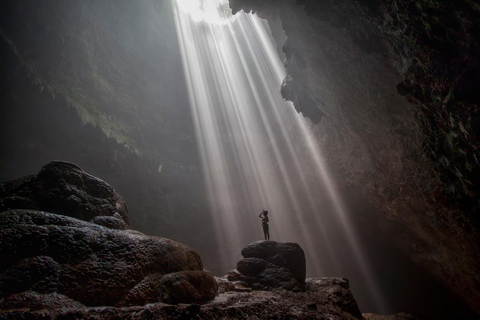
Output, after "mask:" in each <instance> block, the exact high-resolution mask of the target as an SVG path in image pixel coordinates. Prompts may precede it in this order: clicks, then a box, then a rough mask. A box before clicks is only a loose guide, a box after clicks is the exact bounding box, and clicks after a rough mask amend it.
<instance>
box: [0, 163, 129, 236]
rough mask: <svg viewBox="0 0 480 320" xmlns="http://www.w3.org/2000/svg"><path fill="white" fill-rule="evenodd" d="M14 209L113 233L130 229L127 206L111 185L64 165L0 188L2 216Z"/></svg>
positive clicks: (47, 168)
mask: <svg viewBox="0 0 480 320" xmlns="http://www.w3.org/2000/svg"><path fill="white" fill-rule="evenodd" d="M10 209H33V210H40V211H47V212H51V213H57V214H61V215H66V216H70V217H73V218H77V219H81V220H85V221H89V220H92V222H94V223H97V224H100V225H103V226H106V227H109V228H113V229H127V228H128V226H129V219H128V210H127V205H126V204H125V201H124V200H123V198H122V197H121V196H120V195H119V194H118V193H117V192H116V191H115V190H114V189H113V188H112V187H111V186H110V185H109V184H108V183H106V182H105V181H103V180H101V179H99V178H97V177H94V176H92V175H90V174H88V173H86V172H85V171H83V170H82V169H81V168H80V167H79V166H77V165H75V164H73V163H69V162H63V161H52V162H50V163H48V164H47V165H45V166H44V167H43V168H42V169H41V170H40V172H39V173H38V174H36V175H33V176H28V177H23V178H20V179H17V180H13V181H7V182H4V183H2V184H0V212H1V211H6V210H10Z"/></svg>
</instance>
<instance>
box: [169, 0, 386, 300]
mask: <svg viewBox="0 0 480 320" xmlns="http://www.w3.org/2000/svg"><path fill="white" fill-rule="evenodd" d="M225 3H227V4H228V1H227V0H213V2H209V1H208V0H177V1H174V15H175V24H176V29H177V34H178V38H179V45H180V49H181V54H182V61H183V66H184V73H185V79H186V82H187V88H188V92H189V101H190V106H191V109H192V114H193V118H194V125H195V131H196V137H197V143H198V146H199V150H200V156H201V159H202V165H203V172H204V176H205V187H206V190H207V193H208V197H209V199H208V200H209V203H210V211H211V215H212V218H213V219H212V221H213V223H214V229H215V237H216V241H217V243H218V244H219V250H220V252H219V260H220V261H221V262H222V263H224V265H223V266H222V269H224V270H225V271H227V270H229V269H231V268H232V266H234V265H235V263H236V261H238V259H239V253H240V251H241V248H242V247H244V246H245V245H246V244H248V243H250V242H252V241H255V240H259V239H263V234H262V233H263V232H262V229H261V224H260V219H259V218H258V215H259V213H260V212H261V211H262V210H263V209H268V211H269V212H270V220H271V224H270V235H271V239H272V240H277V241H293V242H298V243H300V244H301V245H302V247H303V248H304V249H305V252H306V255H307V263H308V267H309V268H311V269H312V270H308V273H309V274H312V275H315V276H319V275H326V273H327V272H329V270H330V272H331V270H332V269H333V270H340V269H341V261H339V259H338V257H337V256H338V254H336V252H338V250H343V248H340V247H339V245H338V244H336V245H334V244H333V243H332V242H331V241H330V239H331V238H332V237H333V235H334V233H336V232H337V231H338V230H337V229H335V228H334V227H332V226H334V225H340V228H341V232H342V235H343V236H344V238H345V243H346V244H345V245H346V246H348V247H349V250H350V251H351V252H352V253H353V254H352V256H353V259H354V260H355V263H356V264H357V265H358V266H359V268H360V271H361V272H362V274H363V275H364V277H365V279H366V280H367V281H366V282H367V284H368V285H370V290H371V294H372V296H373V297H374V299H375V300H376V301H377V302H378V304H379V308H380V309H383V308H384V303H383V301H382V299H381V295H380V293H379V291H378V289H377V287H376V285H375V280H374V277H373V276H372V275H371V273H370V272H369V270H370V267H369V264H368V261H367V260H366V258H365V255H364V253H363V250H362V248H361V246H360V245H359V241H358V237H357V235H356V232H355V230H354V228H353V226H352V223H351V222H350V220H349V218H348V215H347V212H346V209H345V206H344V205H343V201H342V199H341V198H340V195H339V192H338V190H337V189H336V187H335V184H334V183H333V181H332V179H331V178H330V176H329V174H328V170H327V168H326V167H325V164H324V161H323V159H322V156H321V152H320V150H319V148H318V146H317V144H316V143H315V137H314V136H313V135H312V133H311V130H309V128H308V121H307V120H305V119H303V117H302V116H301V115H299V114H298V113H297V112H296V111H295V110H294V108H293V106H292V105H291V103H290V102H286V101H284V100H283V98H282V97H281V95H280V86H281V83H282V81H283V79H284V78H285V70H284V67H283V64H282V62H281V61H280V59H279V56H278V54H277V51H276V50H275V45H274V44H273V42H272V39H271V36H270V34H269V32H267V30H268V26H266V24H265V21H263V20H261V19H259V18H258V17H257V16H256V15H252V14H246V13H239V14H237V15H236V16H234V17H231V15H230V16H228V14H227V15H225V14H222V12H223V13H224V12H225V9H224V5H225ZM219 6H221V7H222V8H223V9H222V10H223V11H222V10H217V9H218V7H219ZM305 155H307V156H308V158H309V159H305V158H304V157H305ZM312 163H313V165H311V164H312ZM312 178H314V181H312ZM326 202H329V203H331V204H332V207H333V212H328V211H327V210H324V206H325V203H326ZM337 272H338V271H337ZM337 275H339V274H337Z"/></svg>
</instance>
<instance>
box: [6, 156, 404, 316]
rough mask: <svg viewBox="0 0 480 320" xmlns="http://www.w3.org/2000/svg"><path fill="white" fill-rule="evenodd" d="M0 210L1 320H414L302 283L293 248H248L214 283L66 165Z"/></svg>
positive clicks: (333, 288)
mask: <svg viewBox="0 0 480 320" xmlns="http://www.w3.org/2000/svg"><path fill="white" fill-rule="evenodd" d="M0 208H1V211H2V212H1V213H0V244H1V245H0V256H1V257H2V260H1V263H0V308H1V310H0V319H85V318H88V319H127V318H128V319H330V320H332V319H371V320H377V319H389V320H395V319H397V320H406V319H413V317H411V316H408V315H402V314H399V315H395V316H388V317H384V316H378V315H371V314H368V315H365V316H364V318H363V316H362V314H361V313H360V310H359V308H358V306H357V303H356V301H355V299H354V297H353V295H352V292H351V291H350V290H349V284H348V280H346V279H341V278H309V279H305V271H306V261H305V253H304V251H303V249H302V248H301V247H300V246H299V245H298V244H296V243H278V242H274V241H259V242H254V243H252V244H250V245H248V246H246V247H245V248H244V249H243V250H242V255H243V257H244V259H242V260H240V261H239V262H238V263H237V266H236V269H234V270H232V271H230V272H229V273H228V274H227V275H226V276H225V277H222V278H215V277H213V276H212V275H211V274H210V273H209V272H207V271H205V270H203V264H202V261H201V258H200V256H199V254H198V253H197V252H196V251H195V250H193V249H191V248H189V247H187V246H185V245H183V244H180V243H177V242H175V241H172V240H169V239H164V238H159V237H153V236H147V235H145V234H143V233H141V232H138V231H134V230H130V229H127V230H125V228H126V227H127V226H128V212H127V209H126V205H125V203H124V201H123V199H122V198H121V196H120V195H119V194H118V193H116V192H115V190H113V188H112V187H111V186H109V185H108V184H107V183H105V182H104V181H102V180H100V179H98V178H95V177H93V176H91V175H88V174H87V173H85V172H83V171H82V170H81V169H80V168H79V167H78V166H76V165H74V164H71V163H66V162H59V161H57V162H52V163H49V164H47V165H46V166H45V167H44V168H42V170H41V171H40V172H39V173H38V174H37V175H34V176H29V177H25V178H21V179H18V180H15V181H9V182H6V183H3V184H1V185H0ZM47 208H49V209H51V211H52V212H54V213H52V212H45V211H42V210H45V209H47ZM72 216H73V217H72ZM76 217H78V218H83V219H88V220H89V221H83V220H79V219H77V218H76ZM105 218H106V219H105ZM117 220H118V221H117ZM105 221H107V222H108V223H105ZM114 222H115V223H114Z"/></svg>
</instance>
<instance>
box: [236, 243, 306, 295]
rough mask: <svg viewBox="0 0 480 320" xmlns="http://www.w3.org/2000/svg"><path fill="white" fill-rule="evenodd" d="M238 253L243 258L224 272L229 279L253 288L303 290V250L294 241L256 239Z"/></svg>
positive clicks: (304, 270)
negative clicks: (232, 268) (228, 270)
mask: <svg viewBox="0 0 480 320" xmlns="http://www.w3.org/2000/svg"><path fill="white" fill-rule="evenodd" d="M242 255H243V257H244V258H245V259H242V260H240V261H239V262H238V263H237V268H236V269H235V270H232V271H230V272H229V273H228V275H227V278H228V279H229V280H230V281H243V282H245V283H246V284H248V286H250V287H251V288H252V289H254V290H267V291H268V290H274V289H285V290H289V291H304V290H305V274H306V261H305V253H304V252H303V249H302V248H301V247H300V246H299V245H298V244H296V243H279V242H275V241H258V242H254V243H251V244H249V245H248V246H246V247H245V248H243V250H242Z"/></svg>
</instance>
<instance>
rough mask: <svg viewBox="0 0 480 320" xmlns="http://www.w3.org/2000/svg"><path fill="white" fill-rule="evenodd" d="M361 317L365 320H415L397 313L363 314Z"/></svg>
mask: <svg viewBox="0 0 480 320" xmlns="http://www.w3.org/2000/svg"><path fill="white" fill-rule="evenodd" d="M362 316H363V318H364V319H365V320H417V318H415V317H414V316H412V315H410V314H406V313H397V314H394V315H379V314H373V313H364V314H362Z"/></svg>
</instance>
